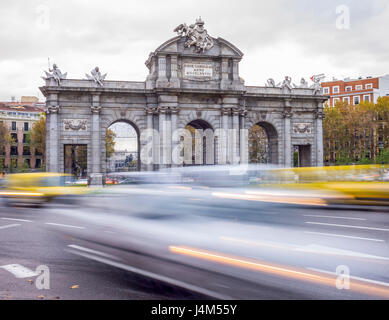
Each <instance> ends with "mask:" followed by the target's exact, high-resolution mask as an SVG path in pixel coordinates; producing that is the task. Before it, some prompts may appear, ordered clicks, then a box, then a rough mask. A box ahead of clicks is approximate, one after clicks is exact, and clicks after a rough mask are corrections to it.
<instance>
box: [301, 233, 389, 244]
mask: <svg viewBox="0 0 389 320" xmlns="http://www.w3.org/2000/svg"><path fill="white" fill-rule="evenodd" d="M304 233H310V234H317V235H321V236H332V237H341V238H349V239H358V240H366V241H377V242H385V240H381V239H372V238H361V237H354V236H346V235H343V234H334V233H322V232H313V231H304Z"/></svg>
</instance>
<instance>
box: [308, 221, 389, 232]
mask: <svg viewBox="0 0 389 320" xmlns="http://www.w3.org/2000/svg"><path fill="white" fill-rule="evenodd" d="M305 223H308V224H319V225H323V226H332V227H342V228H355V229H368V230H378V231H389V229H382V228H373V227H361V226H350V225H344V224H333V223H322V222H311V221H306V222H305Z"/></svg>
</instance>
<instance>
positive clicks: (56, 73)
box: [42, 63, 68, 86]
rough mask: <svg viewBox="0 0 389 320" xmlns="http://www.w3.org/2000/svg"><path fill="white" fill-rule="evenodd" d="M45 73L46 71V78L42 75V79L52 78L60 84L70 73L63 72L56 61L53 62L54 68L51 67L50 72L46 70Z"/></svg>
mask: <svg viewBox="0 0 389 320" xmlns="http://www.w3.org/2000/svg"><path fill="white" fill-rule="evenodd" d="M50 72H51V73H50ZM45 73H46V78H45V77H42V79H44V80H47V79H51V78H52V79H54V80H55V81H56V82H57V85H59V86H60V85H61V80H64V79H66V76H67V74H68V73H67V72H66V73H62V72H61V70H59V68H58V67H57V65H56V64H55V63H54V64H53V69H50V68H49V72H47V71H45Z"/></svg>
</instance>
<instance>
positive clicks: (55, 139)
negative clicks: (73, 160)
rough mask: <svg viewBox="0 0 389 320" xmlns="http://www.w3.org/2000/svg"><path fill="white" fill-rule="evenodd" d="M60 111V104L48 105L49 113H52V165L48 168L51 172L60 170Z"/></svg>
mask: <svg viewBox="0 0 389 320" xmlns="http://www.w3.org/2000/svg"><path fill="white" fill-rule="evenodd" d="M58 111H59V106H50V107H48V113H49V115H50V122H49V123H50V128H49V131H50V138H49V139H50V142H49V145H50V167H49V168H48V171H49V172H58V171H59V163H58V162H59V158H58V154H59V141H58V140H59V137H58Z"/></svg>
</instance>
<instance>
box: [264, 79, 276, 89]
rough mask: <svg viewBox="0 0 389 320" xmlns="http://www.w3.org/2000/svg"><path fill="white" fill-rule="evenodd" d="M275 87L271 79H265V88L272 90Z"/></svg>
mask: <svg viewBox="0 0 389 320" xmlns="http://www.w3.org/2000/svg"><path fill="white" fill-rule="evenodd" d="M275 86H276V83H275V82H274V79H273V78H269V79H267V82H266V87H270V88H274V87H275Z"/></svg>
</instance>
